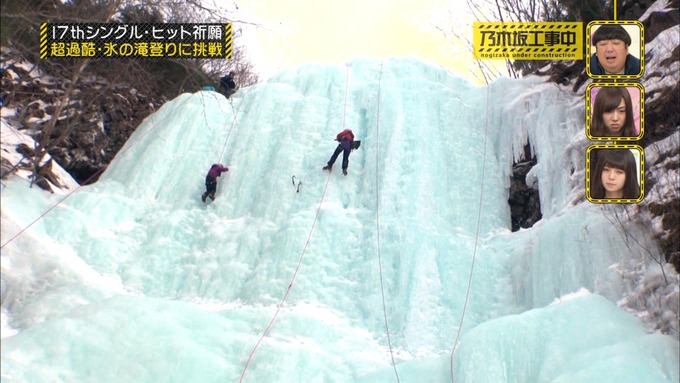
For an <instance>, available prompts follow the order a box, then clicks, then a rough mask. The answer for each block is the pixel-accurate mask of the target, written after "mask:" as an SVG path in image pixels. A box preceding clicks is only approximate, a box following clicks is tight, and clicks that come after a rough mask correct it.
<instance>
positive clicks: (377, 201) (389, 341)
mask: <svg viewBox="0 0 680 383" xmlns="http://www.w3.org/2000/svg"><path fill="white" fill-rule="evenodd" d="M382 70H383V62H382V61H381V62H380V75H379V76H378V106H377V112H376V114H377V117H376V124H375V131H376V133H375V135H376V139H375V142H376V143H375V146H376V149H375V216H376V221H375V225H376V241H377V246H378V270H379V271H380V294H381V295H382V306H383V318H384V319H385V332H386V334H387V345H388V346H389V349H390V357H391V358H392V367H393V368H394V375H395V377H396V378H397V382H399V381H400V380H399V373H398V372H397V364H396V363H395V361H394V352H393V350H392V339H391V338H390V327H389V325H388V322H387V305H386V303H385V286H384V282H383V269H382V256H381V252H380V182H379V180H378V174H379V172H380V169H379V166H378V162H379V153H380V84H381V81H382Z"/></svg>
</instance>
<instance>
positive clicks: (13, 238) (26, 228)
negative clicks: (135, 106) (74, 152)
mask: <svg viewBox="0 0 680 383" xmlns="http://www.w3.org/2000/svg"><path fill="white" fill-rule="evenodd" d="M188 99H189V98H187V99H185V100H184V101H182V103H181V104H179V105H178V107H180V106H182V105H183V104H184V103H185V102H187V100H188ZM168 117H170V116H169V115H168V116H167V117H165V118H164V119H163V120H161V121H164V120H165V119H167V118H168ZM156 126H158V123H156V124H154V125H153V127H152V128H151V129H150V130H149V131H148V132H146V133H144V134H142V135H141V136H140V137H139V139H138V140H137V141H135V142H134V143H133V144H132V145H130V146H128V147H127V148H126V149H124V150H121V151H120V152H118V155H120V156H123V155H125V153H126V152H127V151H128V150H130V149H132V148H133V147H134V146H135V145H137V143H138V142H139V141H140V139H141V138H142V137H144V136H146V135H147V134H149V133H151V132H153V130H154V129H156ZM104 170H106V168H102V169H99V170H97V171H96V172H95V173H94V174H92V175H91V176H90V177H89V178H87V179H86V180H85V181H84V182H83V184H88V183H89V182H90V181H92V180H93V179H94V178H95V177H97V176H99V175H100V174H101V173H102V172H103V171H104ZM82 187H83V185H78V187H77V188H75V189H74V190H73V191H72V192H70V193H68V194H67V195H66V196H65V197H64V198H62V199H61V200H59V201H58V202H57V203H55V204H54V205H52V206H51V207H50V208H49V209H47V210H46V211H45V212H44V213H42V214H41V215H40V216H38V218H36V219H34V220H33V221H32V222H31V223H29V224H28V225H27V226H26V227H24V228H23V229H21V230H20V231H19V232H18V233H16V234H15V235H14V236H13V237H12V238H10V239H9V240H8V241H7V242H5V243H3V244H2V246H0V249H2V248H4V247H5V246H7V245H8V244H9V243H10V242H12V241H14V240H15V239H16V238H17V237H19V236H20V235H21V234H23V233H24V232H25V231H26V230H28V229H29V228H30V227H31V226H33V225H35V224H36V223H37V222H38V221H40V220H41V219H43V218H44V217H45V216H46V215H47V214H49V213H50V212H51V211H52V210H54V209H55V208H56V207H57V206H59V205H60V204H61V203H62V202H64V201H66V199H68V198H69V197H71V196H72V195H73V194H75V193H76V192H78V191H80V189H82Z"/></svg>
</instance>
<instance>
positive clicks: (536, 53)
mask: <svg viewBox="0 0 680 383" xmlns="http://www.w3.org/2000/svg"><path fill="white" fill-rule="evenodd" d="M472 35H473V38H472V44H473V51H472V52H473V56H474V58H475V59H477V60H583V44H584V40H583V23H580V22H543V23H521V22H505V23H504V22H476V23H474V24H473V26H472Z"/></svg>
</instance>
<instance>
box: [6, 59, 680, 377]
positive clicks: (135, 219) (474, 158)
mask: <svg viewBox="0 0 680 383" xmlns="http://www.w3.org/2000/svg"><path fill="white" fill-rule="evenodd" d="M575 105H576V104H575V102H574V101H573V100H572V98H571V96H569V95H568V94H567V93H565V91H563V90H561V89H559V88H556V87H555V86H553V85H548V84H544V83H542V82H541V81H540V80H539V79H528V80H523V81H517V80H512V81H511V80H499V81H498V82H497V83H494V84H493V85H492V86H490V87H488V88H486V87H483V88H476V87H473V86H471V85H469V84H467V83H466V82H464V81H463V80H461V79H458V78H456V77H453V76H451V75H450V74H449V73H446V72H445V71H443V70H441V69H437V68H433V67H430V66H427V65H425V64H423V63H421V62H418V61H415V60H384V61H380V60H357V61H354V62H352V63H350V64H348V65H347V66H340V67H323V66H314V65H308V66H302V67H299V68H296V69H292V70H289V71H285V72H282V73H280V74H279V75H277V76H275V77H273V78H272V79H270V80H269V81H268V82H267V83H264V84H259V85H257V86H254V87H251V88H246V89H242V90H240V91H239V92H238V93H237V94H236V95H235V96H233V98H232V99H231V100H225V99H224V98H223V97H221V96H220V95H218V94H216V93H213V92H199V93H196V94H191V95H190V94H185V95H181V96H180V97H178V98H177V99H175V100H173V101H171V102H169V103H168V104H166V105H165V106H164V107H163V108H162V109H160V110H159V111H158V112H156V113H155V114H154V115H152V116H150V117H149V118H147V119H146V120H145V122H144V123H143V124H142V125H141V126H140V128H139V129H138V130H137V131H136V132H135V134H134V135H133V136H132V137H131V138H130V140H129V142H128V143H127V144H126V146H125V147H124V148H123V149H122V150H121V152H120V154H119V155H118V156H117V158H116V159H115V160H114V162H113V163H112V164H111V165H110V167H109V169H107V172H106V173H105V174H104V175H103V176H102V177H101V179H100V181H99V182H97V184H95V185H92V186H89V187H84V188H82V189H81V190H79V191H78V192H77V193H76V194H74V195H72V196H71V197H70V198H69V199H68V200H66V201H65V202H63V203H62V204H60V205H59V207H58V208H56V209H55V210H54V211H52V212H51V213H50V214H48V215H46V216H45V217H44V218H42V219H41V220H40V221H38V222H37V223H36V224H35V225H34V226H33V227H32V228H31V229H30V230H29V231H28V232H27V233H26V234H25V235H24V236H21V237H19V239H18V240H17V241H16V242H14V243H12V244H11V245H10V246H8V247H6V248H3V254H2V262H3V263H2V267H3V269H2V270H3V276H2V278H3V303H2V304H3V312H6V313H7V315H6V316H4V317H6V318H8V321H7V325H8V326H9V329H10V330H12V331H14V332H16V335H13V336H11V337H7V338H3V341H2V366H1V368H2V377H3V380H5V379H13V380H15V381H52V380H58V379H62V380H66V381H89V380H91V379H95V378H96V379H97V380H98V381H103V382H108V381H111V382H113V381H119V379H121V378H124V379H125V380H128V381H137V382H147V381H148V382H156V381H166V382H186V381H196V382H211V381H216V382H217V381H236V380H238V379H239V377H240V376H241V373H242V370H243V368H244V366H245V364H246V360H247V359H248V356H249V354H250V352H251V351H252V349H253V347H254V345H255V344H256V343H257V341H258V340H259V339H260V337H261V335H262V333H263V331H264V329H265V328H266V327H267V324H268V323H269V321H270V320H271V319H272V317H273V316H274V314H275V312H276V309H277V306H278V305H279V303H280V302H281V299H282V297H283V296H284V294H285V293H286V290H287V288H288V287H289V286H291V285H292V288H291V290H290V294H289V295H288V297H287V300H286V302H285V305H283V308H282V310H281V312H280V314H279V316H278V318H277V320H276V322H275V323H274V325H273V327H272V329H271V332H270V333H269V334H268V336H267V337H265V338H264V339H263V341H262V343H261V344H260V346H259V348H258V350H257V352H256V353H255V354H254V355H253V359H252V363H251V364H250V365H249V368H248V371H247V381H333V382H354V381H393V380H394V379H395V374H394V370H393V368H392V367H391V365H390V364H391V360H392V356H391V355H390V347H389V346H390V344H389V343H388V341H387V335H386V329H385V320H387V324H388V326H389V328H390V339H391V341H392V343H391V346H392V353H393V354H394V357H395V359H396V361H397V371H399V373H400V375H401V376H403V377H404V379H405V380H402V381H420V380H419V379H421V378H422V377H423V376H426V377H428V379H427V380H428V381H432V382H445V381H448V380H449V379H450V378H449V375H450V373H451V371H450V368H449V363H448V360H449V359H448V358H449V354H450V352H451V350H452V347H453V342H454V339H455V336H456V333H457V330H458V328H459V326H460V320H461V313H462V311H463V308H464V307H466V308H467V311H466V315H465V318H464V325H463V331H462V333H463V337H462V340H461V343H460V349H459V350H458V351H457V352H456V359H455V361H456V366H457V367H456V368H455V369H454V371H453V373H454V374H456V377H457V378H458V379H467V377H468V375H469V376H472V377H478V376H483V375H484V374H485V373H486V372H489V371H491V370H489V371H486V370H485V369H486V368H488V369H492V370H493V371H501V370H503V367H502V366H503V365H504V364H506V363H511V362H512V363H515V362H513V361H512V360H513V359H512V358H514V357H518V358H525V359H526V360H530V362H529V363H528V366H527V368H526V369H524V370H519V369H511V370H503V373H504V374H506V375H505V376H506V381H522V379H521V378H522V377H526V376H539V377H540V378H541V379H543V378H545V377H552V376H562V375H564V376H575V375H574V374H576V373H577V371H575V370H571V369H569V368H566V367H565V368H563V369H559V370H554V371H553V370H550V371H551V373H550V374H548V375H540V374H539V373H536V371H537V369H538V370H541V368H540V367H537V366H541V365H543V364H546V363H548V364H549V363H552V361H553V360H555V359H556V358H558V357H559V355H561V353H562V352H563V350H557V351H555V352H557V354H554V353H552V349H551V348H549V347H536V348H535V349H534V348H531V349H529V350H527V349H526V348H525V347H524V344H518V342H517V341H516V340H517V339H522V337H523V336H528V335H527V331H528V333H531V331H529V330H526V331H524V330H522V329H521V328H519V329H517V330H515V331H513V332H512V333H511V334H508V335H507V338H506V337H504V335H503V332H502V328H504V327H505V326H506V325H508V324H511V325H513V326H515V322H518V321H519V322H521V323H525V322H527V323H528V326H529V327H528V328H529V329H531V328H533V327H532V326H536V327H540V328H541V329H542V330H541V331H545V332H550V331H556V329H555V328H554V325H555V324H554V323H553V322H552V321H551V320H550V319H547V320H546V319H545V318H553V317H560V316H563V315H571V314H570V313H571V311H570V312H569V313H567V312H566V310H567V309H566V308H563V307H570V308H569V310H574V311H579V308H580V310H582V311H580V312H581V313H583V314H584V315H586V314H587V313H588V312H590V311H593V310H598V312H602V314H598V315H599V318H603V320H604V318H606V320H608V321H609V323H610V326H611V327H612V328H616V329H620V338H626V337H627V336H628V334H634V336H636V337H637V339H640V340H642V342H643V343H645V342H656V340H649V341H647V340H646V339H647V338H648V337H649V338H650V339H651V338H654V339H657V338H658V339H661V340H659V341H658V343H657V345H658V346H659V348H660V350H661V351H660V352H659V353H658V354H654V355H652V356H647V355H642V354H644V353H645V352H646V351H645V350H644V348H640V347H637V348H635V347H634V348H630V347H624V348H612V349H608V351H607V352H609V351H611V354H608V355H611V357H612V358H614V359H616V358H617V356H619V355H620V353H623V352H625V353H628V354H630V353H631V352H634V355H633V356H630V355H629V356H628V357H631V358H633V359H636V358H637V357H638V356H639V357H640V359H641V360H644V362H643V363H642V365H641V367H640V368H642V369H643V371H644V369H649V368H652V367H651V366H652V364H653V362H656V363H658V364H660V365H663V366H670V362H671V361H673V359H672V358H673V357H674V356H675V357H676V359H677V355H678V347H677V341H673V340H670V339H669V338H666V337H663V336H648V335H644V333H643V331H642V330H641V327H640V325H639V323H637V322H635V321H636V320H635V319H634V318H632V317H631V316H630V315H628V314H626V313H624V312H623V311H621V310H620V309H617V308H616V307H615V306H613V305H612V304H611V303H610V302H612V301H616V300H617V299H618V298H619V297H621V296H623V295H624V294H625V292H626V291H628V290H630V289H631V288H632V287H631V286H630V282H629V281H626V280H625V279H624V278H622V275H623V274H622V272H621V270H622V269H625V268H626V267H627V265H629V264H636V265H638V264H640V265H646V264H647V263H648V261H649V260H648V259H647V258H645V255H644V254H643V253H642V252H641V251H640V250H639V249H637V248H636V247H635V246H632V245H630V243H628V242H623V243H622V242H620V241H619V240H618V239H617V235H619V236H620V232H619V231H618V227H617V226H616V225H611V224H610V218H611V217H616V216H617V215H616V214H619V213H617V212H616V211H609V212H607V213H608V214H609V215H605V214H602V213H603V212H602V211H601V210H600V208H599V207H596V206H594V205H589V204H580V205H578V206H576V207H573V206H572V205H574V204H575V203H578V198H577V197H575V195H574V190H576V187H577V186H576V183H577V182H578V174H579V172H582V168H580V164H579V161H581V159H580V156H578V155H576V154H574V153H577V152H578V150H577V148H576V147H578V145H581V143H579V142H580V141H579V139H578V138H576V139H574V138H573V137H574V136H575V135H578V130H579V129H580V128H579V127H578V124H579V122H578V121H579V120H578V119H579V118H581V116H582V114H580V113H579V111H578V106H575ZM343 128H352V129H353V130H354V132H355V134H356V136H357V139H360V140H362V146H361V148H360V149H359V150H358V151H355V152H354V153H353V154H352V156H351V158H350V166H349V175H348V176H346V177H345V176H342V175H341V173H340V171H339V170H340V169H339V168H340V166H339V163H337V164H336V167H335V171H334V172H333V173H332V174H330V175H329V174H328V173H325V172H323V171H321V167H322V166H323V165H324V164H325V162H326V161H327V160H328V157H329V156H330V154H331V153H332V151H333V149H334V148H335V146H336V143H335V142H334V141H333V139H334V137H335V134H336V133H337V132H339V131H340V130H342V129H343ZM527 138H528V139H530V140H531V142H532V144H533V145H534V148H535V151H536V153H537V157H538V159H539V164H538V166H537V167H536V168H535V170H534V177H535V179H536V182H537V183H538V185H539V187H540V188H541V202H542V206H543V207H544V211H543V214H544V220H543V221H541V222H539V224H538V225H537V226H536V227H535V228H533V229H531V230H523V231H520V232H518V233H510V231H509V207H508V205H507V190H506V187H507V182H508V176H509V171H510V167H511V164H512V160H513V158H516V156H517V153H519V152H518V148H521V147H522V146H523V145H524V143H525V141H526V139H527ZM570 147H572V149H569V148H570ZM565 148H567V150H565ZM214 162H223V163H225V164H227V165H228V166H229V167H230V171H229V172H228V173H226V174H224V175H223V176H222V177H221V179H220V181H219V185H218V193H217V200H216V201H215V202H213V203H211V204H209V205H204V204H203V203H202V202H201V201H200V195H201V193H202V192H203V190H204V186H203V181H204V177H205V173H206V171H207V169H208V168H209V166H210V165H211V164H212V163H214ZM293 176H295V179H296V180H297V181H298V182H300V181H301V182H302V186H301V190H300V192H297V188H296V187H295V186H294V185H293V184H292V177H293ZM37 195H39V194H38V193H37V192H35V191H33V190H28V191H27V189H26V187H25V185H23V184H21V182H20V181H18V180H17V181H13V182H12V183H10V184H9V185H8V186H7V188H6V189H5V190H3V195H2V197H3V198H2V214H3V226H2V231H3V232H2V235H3V237H6V236H11V235H14V233H16V232H17V231H18V230H19V229H20V228H23V227H25V226H26V225H27V224H28V223H30V222H31V221H32V220H33V219H35V218H36V217H37V216H39V215H40V214H41V213H42V212H43V211H45V210H46V209H47V208H48V207H49V206H50V205H52V204H55V203H56V202H58V199H57V198H55V197H42V196H41V197H37ZM35 198H42V199H41V200H40V201H41V202H39V203H38V204H34V203H33V202H31V201H32V200H33V199H35ZM29 203H30V206H31V207H30V208H28V209H26V208H25V206H27V204H29ZM22 209H24V210H22ZM19 212H21V213H19ZM317 213H318V218H317ZM608 217H609V218H608ZM6 218H10V219H11V222H12V224H11V225H8V224H6V223H5V219H6ZM628 227H629V226H626V228H628ZM630 228H631V230H632V231H631V232H632V233H634V234H635V235H636V236H637V237H636V238H640V239H642V240H643V242H642V243H643V244H644V243H645V242H644V240H647V239H648V238H647V237H648V235H647V236H645V235H646V234H645V232H644V230H640V229H639V228H636V227H632V226H631V227H630ZM592 233H602V235H603V236H604V238H605V239H604V240H603V237H602V236H593V235H591V234H592ZM379 255H380V260H381V262H379V261H378V256H379ZM473 259H474V262H475V268H474V274H473V279H472V281H473V283H472V288H471V290H470V300H469V302H468V304H467V306H465V302H466V300H465V298H466V292H467V286H468V280H469V277H470V270H471V266H472V262H473ZM298 267H299V273H298V274H297V278H296V279H295V280H294V281H293V280H292V279H291V278H292V277H293V275H295V274H294V273H295V270H296V269H297V268H298ZM380 275H382V276H383V284H382V286H383V290H381V280H380ZM22 276H28V277H29V278H28V279H26V278H23V277H22ZM581 288H587V289H588V290H589V291H591V292H593V293H595V294H597V295H592V297H595V298H592V297H585V298H578V299H575V300H574V301H575V302H577V303H574V304H573V306H569V305H555V306H548V307H546V306H547V305H549V304H550V303H551V302H553V301H554V300H555V298H557V297H560V296H563V295H565V294H569V293H571V292H574V291H578V290H580V289H581ZM383 293H384V296H385V311H383V301H382V295H383ZM601 297H605V298H607V299H608V300H605V299H604V298H601ZM580 300H584V303H578V302H579V301H580ZM600 306H602V307H600ZM573 307H576V308H573ZM529 310H532V311H529ZM563 310H564V311H563ZM525 312H529V313H533V314H522V313H525ZM610 314H611V315H610ZM574 315H576V314H574ZM385 318H386V319H385ZM516 318H520V319H516ZM567 318H570V317H567ZM631 321H632V322H631ZM571 322H572V321H571V320H565V321H564V322H562V323H561V324H560V326H562V327H561V328H564V331H565V334H570V333H571V332H575V331H577V330H578V331H581V330H583V326H584V324H583V323H582V322H578V321H576V322H574V323H573V324H572V323H571ZM633 322H634V323H637V324H636V325H630V323H633ZM4 331H5V329H3V332H4ZM523 331H524V332H523ZM494 334H497V336H496V335H494ZM540 334H541V333H538V334H536V336H539V335H540ZM491 338H493V339H494V341H491V340H490V339H491ZM560 339H561V341H567V340H569V339H571V338H570V337H568V336H563V337H562V338H560ZM608 339H609V340H608V341H611V342H617V341H618V340H612V339H613V338H608ZM617 339H618V338H617ZM574 341H576V339H574ZM537 342H538V341H537ZM519 343H521V342H519ZM539 345H540V344H539ZM498 347H501V348H503V349H507V350H508V351H507V352H503V351H502V350H501V351H499V350H497V348H498ZM564 350H567V351H569V352H584V353H588V352H590V351H589V350H588V349H584V348H583V347H580V346H578V347H577V346H575V345H565V348H564ZM593 350H594V351H593V352H594V353H595V355H602V353H603V351H602V345H600V344H598V345H594V349H593ZM605 353H606V352H605ZM487 354H494V355H497V356H496V357H495V360H494V361H495V363H485V362H484V358H485V355H487ZM522 355H525V356H522ZM570 357H573V358H578V357H579V356H578V355H572V356H570ZM525 359H522V360H525ZM517 363H519V362H517ZM522 363H525V362H522ZM525 364H526V363H525ZM499 365H500V366H501V367H499ZM31 366H41V367H40V368H33V367H31ZM570 366H574V368H579V366H578V364H577V363H576V362H575V363H574V364H571V365H570ZM610 367H611V364H606V363H605V364H602V365H601V367H597V366H596V367H593V369H592V370H590V371H592V372H591V373H589V375H588V376H593V377H598V376H601V374H602V373H603V371H605V370H606V369H608V368H610ZM667 369H668V371H670V373H669V375H668V376H670V377H673V376H677V367H675V369H674V368H673V367H672V366H671V367H668V368H667ZM485 371H486V372H485ZM541 371H542V370H541ZM555 371H556V372H555ZM494 374H495V372H494ZM555 374H557V375H555ZM673 374H675V375H673ZM490 376H499V375H493V374H491V375H490ZM652 376H654V375H652ZM546 379H547V378H546ZM539 381H541V380H540V379H539ZM545 381H549V380H545Z"/></svg>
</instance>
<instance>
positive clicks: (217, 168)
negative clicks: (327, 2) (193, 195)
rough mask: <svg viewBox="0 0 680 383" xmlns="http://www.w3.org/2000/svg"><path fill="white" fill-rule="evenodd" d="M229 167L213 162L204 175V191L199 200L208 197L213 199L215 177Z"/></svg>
mask: <svg viewBox="0 0 680 383" xmlns="http://www.w3.org/2000/svg"><path fill="white" fill-rule="evenodd" d="M228 171H229V168H228V167H226V166H222V164H213V165H212V166H211V167H210V170H208V175H207V176H206V177H205V189H206V191H205V193H203V196H202V197H201V200H203V202H205V199H206V198H208V197H210V199H211V200H213V201H214V200H215V192H216V191H217V177H219V176H221V175H222V173H224V172H228Z"/></svg>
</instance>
